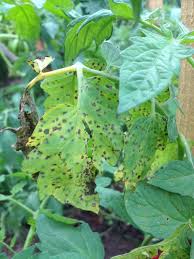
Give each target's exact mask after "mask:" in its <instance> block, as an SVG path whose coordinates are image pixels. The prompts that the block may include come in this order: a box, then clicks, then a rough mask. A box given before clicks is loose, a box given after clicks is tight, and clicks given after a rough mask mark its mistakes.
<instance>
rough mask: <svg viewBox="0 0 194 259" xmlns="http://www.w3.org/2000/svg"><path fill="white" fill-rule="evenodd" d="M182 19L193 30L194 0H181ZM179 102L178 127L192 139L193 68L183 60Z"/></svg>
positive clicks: (193, 137)
mask: <svg viewBox="0 0 194 259" xmlns="http://www.w3.org/2000/svg"><path fill="white" fill-rule="evenodd" d="M181 8H182V20H183V23H184V24H185V25H186V26H187V27H188V28H189V29H190V30H194V0H182V1H181ZM178 99H179V102H180V105H181V107H182V110H183V113H181V112H180V111H178V113H177V124H178V129H179V131H180V132H182V133H183V134H184V135H185V137H186V138H187V139H188V140H194V69H193V68H192V66H191V65H190V64H189V63H188V62H186V61H183V62H182V64H181V74H180V87H179V97H178Z"/></svg>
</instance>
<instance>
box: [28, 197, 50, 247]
mask: <svg viewBox="0 0 194 259" xmlns="http://www.w3.org/2000/svg"><path fill="white" fill-rule="evenodd" d="M48 199H49V197H46V198H45V199H44V200H43V201H42V202H41V204H40V206H39V209H38V210H37V211H36V212H35V213H34V216H33V219H34V220H35V221H36V220H37V218H38V216H39V213H40V211H41V209H43V207H44V206H45V205H46V203H47V201H48ZM35 233H36V227H35V225H34V224H32V225H31V226H30V229H29V231H28V235H27V237H26V240H25V243H24V247H23V249H26V248H27V247H28V246H30V244H31V243H32V240H33V238H34V235H35Z"/></svg>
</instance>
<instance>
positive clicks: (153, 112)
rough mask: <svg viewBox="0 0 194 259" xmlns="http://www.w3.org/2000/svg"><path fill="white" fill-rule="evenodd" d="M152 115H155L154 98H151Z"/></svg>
mask: <svg viewBox="0 0 194 259" xmlns="http://www.w3.org/2000/svg"><path fill="white" fill-rule="evenodd" d="M151 101H152V116H153V117H155V115H156V100H155V98H152V100H151Z"/></svg>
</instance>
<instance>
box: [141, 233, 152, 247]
mask: <svg viewBox="0 0 194 259" xmlns="http://www.w3.org/2000/svg"><path fill="white" fill-rule="evenodd" d="M152 238H153V237H152V236H151V235H146V236H145V238H144V240H143V242H142V243H141V246H147V245H148V244H149V243H150V241H151V240H152Z"/></svg>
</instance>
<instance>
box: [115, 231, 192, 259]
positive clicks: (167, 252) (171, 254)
mask: <svg viewBox="0 0 194 259" xmlns="http://www.w3.org/2000/svg"><path fill="white" fill-rule="evenodd" d="M187 231H188V226H183V227H180V228H179V229H177V231H175V233H173V234H172V235H171V236H170V237H169V238H167V239H165V240H164V241H162V242H160V243H157V244H155V245H149V246H143V247H139V248H136V249H134V250H132V251H131V252H129V253H127V254H123V255H118V256H114V257H112V259H147V258H152V259H156V258H157V259H159V258H161V259H162V258H168V259H174V258H176V259H182V258H184V259H189V249H190V247H189V244H188V242H187V237H188V235H187Z"/></svg>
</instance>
